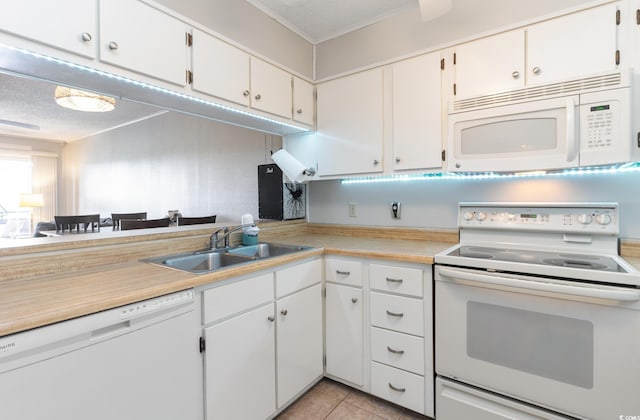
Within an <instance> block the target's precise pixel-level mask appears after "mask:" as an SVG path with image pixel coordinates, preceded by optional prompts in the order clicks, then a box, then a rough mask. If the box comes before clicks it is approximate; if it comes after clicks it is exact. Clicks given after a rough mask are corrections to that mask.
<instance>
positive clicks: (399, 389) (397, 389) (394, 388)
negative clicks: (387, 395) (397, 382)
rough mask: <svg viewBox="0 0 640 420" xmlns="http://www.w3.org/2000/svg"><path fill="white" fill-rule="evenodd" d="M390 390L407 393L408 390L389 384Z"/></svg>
mask: <svg viewBox="0 0 640 420" xmlns="http://www.w3.org/2000/svg"><path fill="white" fill-rule="evenodd" d="M389 388H391V389H393V390H394V391H397V392H406V391H407V388H396V387H395V386H393V385H392V384H391V382H389Z"/></svg>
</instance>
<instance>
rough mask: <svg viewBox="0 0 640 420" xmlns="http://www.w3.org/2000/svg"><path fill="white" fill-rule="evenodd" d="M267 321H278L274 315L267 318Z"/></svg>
mask: <svg viewBox="0 0 640 420" xmlns="http://www.w3.org/2000/svg"><path fill="white" fill-rule="evenodd" d="M267 320H269V322H273V321H275V320H276V319H275V318H274V317H273V315H270V316H268V317H267Z"/></svg>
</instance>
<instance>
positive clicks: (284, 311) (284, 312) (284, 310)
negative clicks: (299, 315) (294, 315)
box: [280, 309, 289, 316]
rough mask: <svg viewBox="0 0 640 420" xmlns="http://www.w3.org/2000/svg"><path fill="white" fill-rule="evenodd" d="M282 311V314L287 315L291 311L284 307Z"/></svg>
mask: <svg viewBox="0 0 640 420" xmlns="http://www.w3.org/2000/svg"><path fill="white" fill-rule="evenodd" d="M280 313H281V314H282V316H287V314H288V313H289V311H287V310H286V309H283V310H281V311H280Z"/></svg>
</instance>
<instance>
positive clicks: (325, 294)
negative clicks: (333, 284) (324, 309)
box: [320, 286, 327, 299]
mask: <svg viewBox="0 0 640 420" xmlns="http://www.w3.org/2000/svg"><path fill="white" fill-rule="evenodd" d="M320 294H321V295H322V297H323V298H324V299H326V298H327V287H326V286H323V287H322V292H320Z"/></svg>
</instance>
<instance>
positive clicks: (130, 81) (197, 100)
mask: <svg viewBox="0 0 640 420" xmlns="http://www.w3.org/2000/svg"><path fill="white" fill-rule="evenodd" d="M4 47H6V48H7V49H10V50H12V51H16V52H18V53H20V54H24V55H29V56H32V57H36V58H40V59H44V60H47V61H50V62H53V63H56V64H61V65H64V66H66V67H70V68H72V69H76V70H81V71H85V72H88V73H92V74H96V75H98V76H102V77H106V78H109V79H113V80H118V81H120V82H124V83H128V84H130V85H134V86H138V87H142V88H145V89H148V90H153V91H156V92H160V93H164V94H167V95H171V96H175V97H178V98H181V99H186V100H188V101H191V102H195V103H199V104H203V105H207V106H210V107H212V108H217V109H221V110H224V111H229V112H233V113H236V114H239V115H243V116H247V117H251V118H254V119H256V120H260V121H266V122H269V123H272V124H277V125H280V126H283V127H289V128H293V129H296V130H300V131H309V128H306V127H301V126H298V125H293V124H288V123H285V122H282V121H278V120H274V119H271V118H267V117H263V116H261V115H256V114H252V113H250V112H247V111H242V110H239V109H236V108H232V107H230V106H226V105H222V104H219V103H216V102H211V101H208V100H206V99H200V98H196V97H194V96H189V95H186V94H184V93H179V92H175V91H172V90H169V89H165V88H162V87H159V86H154V85H151V84H148V83H145V82H139V81H137V80H133V79H129V78H126V77H123V76H118V75H115V74H112V73H107V72H105V71H102V70H97V69H93V68H91V67H86V66H82V65H80V64H74V63H71V62H69V61H64V60H60V59H58V58H54V57H49V56H47V55H42V54H38V53H36V52H33V51H27V50H23V49H20V48H16V47H12V46H8V45H5V46H4ZM124 99H129V98H124ZM204 117H206V116H204Z"/></svg>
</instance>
